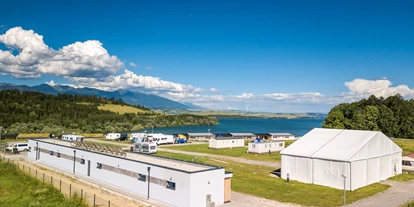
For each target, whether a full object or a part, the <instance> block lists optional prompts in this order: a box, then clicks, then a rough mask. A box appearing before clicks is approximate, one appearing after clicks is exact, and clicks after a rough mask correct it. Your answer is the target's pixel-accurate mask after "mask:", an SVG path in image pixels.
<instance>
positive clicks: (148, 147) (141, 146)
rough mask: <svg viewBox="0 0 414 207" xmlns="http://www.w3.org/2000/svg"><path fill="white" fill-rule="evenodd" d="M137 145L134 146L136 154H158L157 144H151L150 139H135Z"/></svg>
mask: <svg viewBox="0 0 414 207" xmlns="http://www.w3.org/2000/svg"><path fill="white" fill-rule="evenodd" d="M135 140H136V143H135V145H134V150H133V151H134V152H136V153H142V154H153V153H157V144H156V143H155V142H151V141H149V140H148V138H146V137H143V138H140V139H139V138H135Z"/></svg>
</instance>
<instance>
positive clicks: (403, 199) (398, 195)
mask: <svg viewBox="0 0 414 207" xmlns="http://www.w3.org/2000/svg"><path fill="white" fill-rule="evenodd" d="M381 183H383V184H388V185H390V186H391V187H390V188H389V189H388V190H386V191H384V192H381V193H377V194H375V195H373V196H371V197H369V198H365V199H362V200H359V201H357V202H354V203H352V204H350V205H348V206H349V207H371V206H375V207H398V206H401V205H403V204H404V203H407V202H408V201H412V200H414V192H413V189H414V181H409V182H397V181H391V180H386V181H382V182H381Z"/></svg>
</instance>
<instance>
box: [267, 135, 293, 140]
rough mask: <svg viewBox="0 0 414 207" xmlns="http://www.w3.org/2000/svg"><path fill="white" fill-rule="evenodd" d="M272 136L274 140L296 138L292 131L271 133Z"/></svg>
mask: <svg viewBox="0 0 414 207" xmlns="http://www.w3.org/2000/svg"><path fill="white" fill-rule="evenodd" d="M269 134H270V136H272V140H292V139H295V135H293V134H290V133H269Z"/></svg>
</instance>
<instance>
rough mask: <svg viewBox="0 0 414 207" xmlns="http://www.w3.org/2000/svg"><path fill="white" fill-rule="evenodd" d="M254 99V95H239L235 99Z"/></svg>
mask: <svg viewBox="0 0 414 207" xmlns="http://www.w3.org/2000/svg"><path fill="white" fill-rule="evenodd" d="M253 97H255V95H253V94H252V93H242V94H241V95H238V96H236V97H235V98H240V99H249V98H253Z"/></svg>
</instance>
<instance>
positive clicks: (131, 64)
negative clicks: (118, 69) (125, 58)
mask: <svg viewBox="0 0 414 207" xmlns="http://www.w3.org/2000/svg"><path fill="white" fill-rule="evenodd" d="M129 66H131V67H134V68H136V67H137V65H135V63H133V62H130V63H129Z"/></svg>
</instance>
